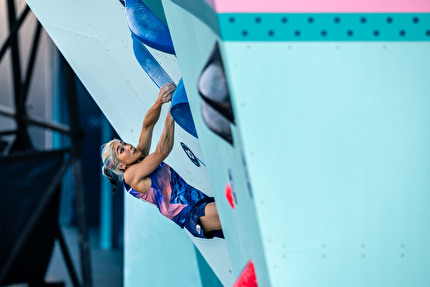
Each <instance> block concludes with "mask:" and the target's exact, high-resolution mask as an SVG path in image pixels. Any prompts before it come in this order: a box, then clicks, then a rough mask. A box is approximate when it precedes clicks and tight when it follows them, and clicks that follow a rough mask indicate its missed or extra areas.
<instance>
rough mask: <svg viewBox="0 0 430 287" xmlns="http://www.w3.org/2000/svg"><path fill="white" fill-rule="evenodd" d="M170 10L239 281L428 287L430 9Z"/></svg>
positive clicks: (284, 4)
mask: <svg viewBox="0 0 430 287" xmlns="http://www.w3.org/2000/svg"><path fill="white" fill-rule="evenodd" d="M163 5H164V9H165V12H166V18H167V22H168V24H169V27H170V30H171V34H172V38H173V44H174V46H175V51H176V56H177V59H178V62H179V66H180V69H181V73H182V77H183V80H184V84H185V88H186V90H187V95H188V98H189V102H190V107H191V111H192V114H193V116H194V122H195V125H196V129H197V133H198V135H199V139H200V143H201V146H202V152H203V155H204V157H205V159H206V163H207V166H208V170H209V178H210V181H211V185H212V188H213V191H214V194H215V198H216V200H217V206H218V209H219V211H220V215H221V220H222V224H223V228H224V233H225V235H226V242H227V247H228V250H229V253H230V257H231V261H232V266H233V272H234V274H235V276H236V277H240V276H241V271H242V270H244V269H245V270H248V271H249V270H250V269H248V267H249V266H252V265H250V262H252V263H253V266H254V268H255V275H256V279H257V283H258V286H345V285H347V286H409V285H414V286H427V285H428V284H430V276H429V273H428V272H427V271H426V266H428V265H429V264H430V246H429V243H428V242H430V219H429V218H430V216H429V215H430V209H429V205H428V203H429V202H430V194H429V192H428V190H429V189H430V179H429V177H428V173H429V171H430V152H429V149H428V146H429V144H430V128H429V122H430V121H429V120H430V119H429V117H430V116H429V113H428V110H429V108H430V96H429V95H430V81H429V76H428V75H430V14H429V12H430V3H429V2H424V1H396V3H391V2H387V1H378V2H376V3H375V2H372V3H371V2H363V1H360V2H359V1H311V0H309V1H300V2H297V1H274V0H272V1H270V0H269V1H251V2H249V1H234V2H232V1H217V0H214V1H186V0H163ZM184 33H187V37H182V36H180V35H183V34H184ZM217 46H218V49H219V54H220V56H219V57H220V59H221V63H222V64H221V65H220V64H219V60H214V56H213V55H214V49H215V50H216V49H217ZM190 51H192V52H190ZM211 65H212V66H211ZM216 67H218V71H216ZM211 69H212V72H211V71H210V70H211ZM211 73H212V81H213V83H214V85H215V84H216V83H220V80H219V79H220V77H221V78H222V77H224V81H225V82H226V85H225V86H224V87H223V88H222V89H221V90H222V91H219V90H217V89H216V88H212V89H211V88H210V86H211V83H210V81H211V79H210V74H211ZM208 90H209V91H212V93H213V96H212V97H211V95H210V93H208V92H207V91H208ZM225 94H228V95H229V96H228V97H226V96H224V95H225ZM208 96H209V99H208ZM226 102H229V104H230V105H231V107H232V111H233V118H231V117H230V119H229V118H228V114H229V112H228V109H229V108H228V105H226ZM208 106H210V107H212V108H213V109H212V112H211V115H212V117H211V118H212V119H217V120H216V122H217V123H218V125H217V126H218V127H219V129H216V128H214V126H216V124H214V122H213V121H211V120H210V119H209V120H208V117H206V116H205V115H207V114H208V113H209V112H208ZM214 121H215V120H214ZM230 191H232V194H231V196H230V193H229V192H230ZM229 202H231V203H232V204H230V203H229ZM233 206H234V207H233ZM242 274H244V273H242ZM245 276H246V273H245ZM238 280H241V279H240V278H239V279H238Z"/></svg>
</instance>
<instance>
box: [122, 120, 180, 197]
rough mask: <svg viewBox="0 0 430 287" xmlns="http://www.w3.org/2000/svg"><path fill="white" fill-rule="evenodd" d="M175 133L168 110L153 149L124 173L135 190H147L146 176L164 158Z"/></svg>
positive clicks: (126, 179)
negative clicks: (161, 131)
mask: <svg viewBox="0 0 430 287" xmlns="http://www.w3.org/2000/svg"><path fill="white" fill-rule="evenodd" d="M174 135H175V122H174V121H173V119H172V116H171V115H170V112H168V114H167V117H166V120H165V122H164V129H163V133H162V134H161V137H160V140H159V141H158V144H157V147H156V149H155V151H154V152H153V153H151V154H149V155H148V156H147V157H145V158H144V159H143V160H142V161H141V162H139V163H137V164H133V165H132V166H130V167H129V168H128V169H127V171H126V173H125V174H124V178H125V181H126V182H127V183H128V184H129V185H130V186H131V187H132V188H133V189H135V190H137V191H140V192H147V191H148V190H149V188H147V185H148V184H147V182H148V179H147V178H148V176H149V175H150V174H151V173H152V172H153V171H154V170H155V169H156V168H157V167H158V166H159V165H160V164H161V163H162V162H163V161H164V160H165V159H166V157H167V156H168V155H169V154H170V152H171V151H172V148H173V143H174Z"/></svg>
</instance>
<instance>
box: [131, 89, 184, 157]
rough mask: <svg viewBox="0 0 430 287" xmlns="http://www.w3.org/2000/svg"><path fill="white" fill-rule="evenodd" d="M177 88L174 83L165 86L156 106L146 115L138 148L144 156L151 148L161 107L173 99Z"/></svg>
mask: <svg viewBox="0 0 430 287" xmlns="http://www.w3.org/2000/svg"><path fill="white" fill-rule="evenodd" d="M175 88H176V86H175V85H174V84H172V83H168V84H165V85H164V86H163V87H162V88H161V89H160V92H159V93H158V97H157V99H156V100H155V102H154V104H153V105H152V106H151V107H150V108H149V110H148V112H146V114H145V118H144V120H143V124H142V130H141V132H140V136H139V143H138V144H137V146H136V148H137V149H138V150H140V151H141V152H142V154H143V155H144V156H147V155H148V153H149V150H150V148H151V141H152V132H153V130H154V126H155V124H156V123H157V121H158V119H159V118H160V113H161V107H162V105H163V104H165V103H167V102H169V101H170V100H171V99H172V92H173V91H174V90H175Z"/></svg>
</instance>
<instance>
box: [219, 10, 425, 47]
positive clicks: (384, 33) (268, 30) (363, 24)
mask: <svg viewBox="0 0 430 287" xmlns="http://www.w3.org/2000/svg"><path fill="white" fill-rule="evenodd" d="M218 21H219V25H220V30H221V35H222V39H223V40H224V41H430V13H394V14H393V13H390V14H388V13H361V14H358V13H357V14H355V13H350V14H349V13H348V14H346V13H343V14H342V13H339V14H331V13H301V14H300V13H294V14H292V13H225V14H218Z"/></svg>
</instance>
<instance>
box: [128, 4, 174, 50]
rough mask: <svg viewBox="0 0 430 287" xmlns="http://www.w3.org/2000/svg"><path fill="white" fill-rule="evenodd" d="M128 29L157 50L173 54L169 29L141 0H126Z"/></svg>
mask: <svg viewBox="0 0 430 287" xmlns="http://www.w3.org/2000/svg"><path fill="white" fill-rule="evenodd" d="M125 8H126V10H127V22H128V26H129V28H130V31H131V32H132V33H133V34H134V35H135V36H136V37H137V38H138V39H139V40H140V41H142V42H143V43H145V44H146V45H148V46H149V47H151V48H154V49H157V50H159V51H162V52H165V53H169V54H175V50H174V48H173V43H172V38H171V37H170V32H169V29H168V28H167V27H166V25H164V23H163V22H161V21H160V19H158V18H157V16H155V15H154V14H153V13H152V12H151V10H149V8H148V7H146V5H145V4H143V2H142V1H141V0H126V1H125Z"/></svg>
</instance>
